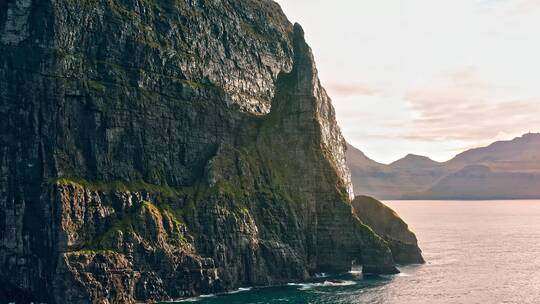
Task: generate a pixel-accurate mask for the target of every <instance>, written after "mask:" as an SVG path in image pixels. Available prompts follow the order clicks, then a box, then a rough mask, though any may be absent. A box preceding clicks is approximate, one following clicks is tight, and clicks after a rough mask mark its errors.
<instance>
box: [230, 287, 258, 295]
mask: <svg viewBox="0 0 540 304" xmlns="http://www.w3.org/2000/svg"><path fill="white" fill-rule="evenodd" d="M252 289H253V287H246V288H238V289H237V290H233V291H229V292H227V294H235V293H240V292H246V291H250V290H252Z"/></svg>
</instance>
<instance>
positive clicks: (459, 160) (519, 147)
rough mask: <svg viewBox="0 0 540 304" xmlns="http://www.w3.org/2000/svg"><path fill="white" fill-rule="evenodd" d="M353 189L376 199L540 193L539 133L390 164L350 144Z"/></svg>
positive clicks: (511, 196)
mask: <svg viewBox="0 0 540 304" xmlns="http://www.w3.org/2000/svg"><path fill="white" fill-rule="evenodd" d="M347 161H348V163H349V167H350V168H351V173H352V180H353V184H354V190H355V193H356V194H363V195H370V196H374V197H376V198H379V199H467V200H468V199H471V200H473V199H533V198H540V133H529V134H525V135H523V136H522V137H518V138H515V139H513V140H510V141H498V142H495V143H493V144H491V145H489V146H487V147H483V148H477V149H472V150H468V151H466V152H463V153H461V154H459V155H457V156H456V157H454V158H453V159H451V160H449V161H447V162H443V163H440V162H436V161H434V160H431V159H429V158H427V157H424V156H419V155H413V154H409V155H407V156H406V157H404V158H402V159H400V160H398V161H395V162H393V163H391V164H389V165H385V164H381V163H378V162H375V161H373V160H371V159H369V158H368V157H367V156H366V155H365V154H364V153H362V152H361V151H360V150H358V149H356V148H354V147H353V146H350V145H349V149H348V151H347Z"/></svg>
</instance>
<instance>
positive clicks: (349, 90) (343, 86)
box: [325, 82, 383, 97]
mask: <svg viewBox="0 0 540 304" xmlns="http://www.w3.org/2000/svg"><path fill="white" fill-rule="evenodd" d="M325 87H326V89H327V90H328V91H329V92H330V94H331V95H333V96H345V97H348V96H375V95H380V94H382V93H383V91H382V89H380V88H378V87H376V86H373V85H369V84H366V83H339V82H332V83H329V84H327V85H325Z"/></svg>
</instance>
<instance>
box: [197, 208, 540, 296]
mask: <svg viewBox="0 0 540 304" xmlns="http://www.w3.org/2000/svg"><path fill="white" fill-rule="evenodd" d="M386 204H387V205H389V206H390V207H392V208H393V209H394V210H396V211H397V212H398V213H399V214H400V216H401V217H402V218H403V219H404V220H405V221H407V222H408V223H409V226H410V227H411V229H412V230H413V231H414V232H415V233H416V235H417V237H418V239H419V242H420V247H421V248H422V250H423V252H424V257H425V259H426V260H427V261H428V263H427V264H426V265H422V266H405V267H401V268H400V269H401V271H402V274H400V275H397V276H388V277H378V278H363V277H362V275H361V274H355V273H351V274H349V275H345V276H341V277H339V278H324V279H320V280H318V281H317V282H311V283H305V284H297V285H292V284H291V285H288V286H283V287H273V288H261V289H250V290H241V291H238V292H237V293H233V294H226V295H219V296H211V297H202V298H196V299H189V300H188V301H196V302H198V303H201V304H224V303H227V304H240V303H298V304H303V303H313V304H323V303H325V304H326V303H327V304H334V303H343V304H345V303H399V304H402V303H405V304H414V303H452V304H454V303H479V304H480V303H481V304H489V303H519V304H526V303H540V201H467V202H464V201H392V202H386ZM333 279H340V281H339V284H335V283H331V280H333Z"/></svg>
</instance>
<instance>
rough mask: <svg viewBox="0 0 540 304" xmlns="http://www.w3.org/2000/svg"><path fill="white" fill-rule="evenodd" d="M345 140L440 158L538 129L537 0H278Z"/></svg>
mask: <svg viewBox="0 0 540 304" xmlns="http://www.w3.org/2000/svg"><path fill="white" fill-rule="evenodd" d="M277 2H278V3H279V4H280V5H281V7H282V8H283V10H284V12H285V13H286V14H287V16H288V17H289V19H290V20H291V21H292V22H298V23H300V24H301V25H302V27H303V28H304V31H305V32H306V39H307V41H308V43H309V44H310V45H311V47H312V49H313V52H314V55H315V58H316V61H317V67H318V70H319V77H320V78H321V81H322V84H323V86H324V87H325V88H326V89H327V91H328V93H329V95H330V96H331V97H332V100H333V104H334V107H335V108H336V113H337V119H338V122H339V124H340V127H341V130H342V132H343V134H344V136H345V138H346V139H347V141H349V142H350V143H351V144H352V145H354V146H356V147H358V148H359V149H361V150H362V151H364V152H365V153H366V155H367V156H368V157H370V158H372V159H374V160H376V161H379V162H382V163H390V162H392V161H395V160H397V159H399V158H401V157H403V156H405V155H407V154H409V153H413V154H419V155H425V156H428V157H431V158H432V159H434V160H437V161H445V160H448V159H450V158H452V157H453V156H455V155H456V154H457V153H460V152H462V151H464V150H467V149H470V148H474V147H479V146H485V145H488V144H490V143H492V142H494V141H496V140H507V139H512V138H514V137H517V136H520V135H523V134H525V133H528V132H539V131H540V38H538V29H540V0H407V1H398V0H277Z"/></svg>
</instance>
